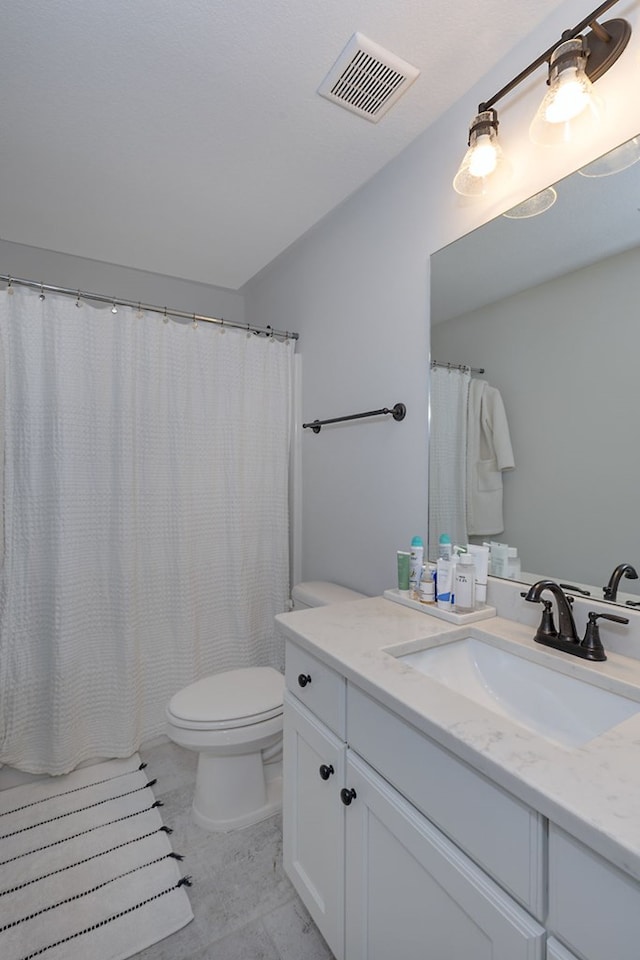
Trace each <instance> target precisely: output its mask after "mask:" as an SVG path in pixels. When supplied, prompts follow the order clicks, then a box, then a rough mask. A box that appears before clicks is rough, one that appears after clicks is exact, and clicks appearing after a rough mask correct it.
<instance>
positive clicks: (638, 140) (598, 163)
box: [578, 137, 640, 177]
mask: <svg viewBox="0 0 640 960" xmlns="http://www.w3.org/2000/svg"><path fill="white" fill-rule="evenodd" d="M638 160H640V137H633V138H632V139H631V140H627V142H626V143H621V144H620V146H619V147H616V148H615V149H614V150H610V151H609V153H605V155H604V156H603V157H598V159H597V160H593V161H592V162H591V163H588V164H587V165H586V166H584V167H582V168H581V169H580V170H578V173H579V174H580V175H581V176H583V177H610V176H611V175H612V174H614V173H620V172H621V171H622V170H626V169H627V167H632V166H633V164H634V163H637V162H638Z"/></svg>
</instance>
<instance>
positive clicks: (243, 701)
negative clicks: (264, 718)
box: [169, 667, 284, 723]
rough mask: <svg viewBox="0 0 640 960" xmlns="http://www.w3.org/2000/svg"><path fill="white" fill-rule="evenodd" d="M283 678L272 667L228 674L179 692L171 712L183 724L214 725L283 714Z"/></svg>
mask: <svg viewBox="0 0 640 960" xmlns="http://www.w3.org/2000/svg"><path fill="white" fill-rule="evenodd" d="M283 696H284V677H283V676H282V674H281V673H278V671H277V670H274V669H273V667H244V668H242V669H240V670H225V671H224V672H222V673H214V674H212V675H211V676H209V677H203V678H202V680H196V682H195V683H192V684H190V685H189V686H188V687H185V688H184V689H183V690H180V691H178V693H176V694H175V695H174V696H173V697H172V698H171V702H170V703H169V712H170V713H172V714H173V716H174V717H177V718H178V719H180V720H190V721H192V722H198V721H201V722H209V723H213V722H216V721H222V720H240V719H242V718H243V717H247V718H249V717H257V716H259V715H260V714H264V713H268V712H270V711H274V710H276V709H280V710H282V698H283Z"/></svg>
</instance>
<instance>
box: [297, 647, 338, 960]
mask: <svg viewBox="0 0 640 960" xmlns="http://www.w3.org/2000/svg"><path fill="white" fill-rule="evenodd" d="M285 681H286V686H287V689H286V691H285V697H284V768H285V774H284V779H283V793H282V814H283V823H284V825H285V826H284V829H283V862H284V867H285V870H286V872H287V874H288V875H289V877H290V879H291V881H292V882H293V885H294V886H295V888H296V890H297V891H298V894H299V896H300V899H301V900H302V902H303V903H304V905H305V906H306V908H307V910H308V911H309V913H310V914H311V916H312V918H313V920H314V922H315V924H316V926H317V927H318V929H319V930H320V931H321V932H322V935H323V936H324V938H325V940H326V941H327V943H328V944H329V946H330V947H331V950H332V951H333V954H334V956H335V957H336V960H343V957H344V810H345V808H344V806H343V804H342V803H341V802H340V797H339V794H340V789H341V788H342V787H343V786H344V780H345V764H346V744H345V735H346V734H345V730H346V720H345V709H346V681H345V680H344V678H343V677H340V676H339V675H338V674H337V673H335V672H334V671H333V670H331V669H329V667H327V666H325V664H323V663H321V662H320V661H319V660H317V659H316V658H315V657H313V656H311V654H308V653H306V652H305V651H302V650H300V649H299V648H298V647H296V646H294V645H293V644H291V643H289V644H287V658H286V670H285ZM292 691H293V693H294V694H295V696H294V695H292ZM307 707H308V708H309V709H307Z"/></svg>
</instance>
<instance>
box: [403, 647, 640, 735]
mask: <svg viewBox="0 0 640 960" xmlns="http://www.w3.org/2000/svg"><path fill="white" fill-rule="evenodd" d="M398 659H399V660H400V661H401V662H402V663H405V664H408V665H409V666H411V667H413V668H414V669H415V670H419V671H420V672H421V673H424V674H426V675H427V676H429V677H431V678H432V679H433V680H437V681H438V683H442V684H443V685H444V686H446V687H448V688H449V689H450V690H454V691H455V692H456V693H460V694H462V695H463V696H465V697H468V698H469V699H470V700H473V701H475V703H478V704H480V705H481V706H483V707H487V708H488V709H489V710H492V711H493V712H494V713H498V714H501V715H502V716H504V717H508V718H509V720H511V721H513V722H515V723H518V724H519V725H520V726H522V727H526V729H527V730H531V731H533V732H534V733H537V734H539V735H540V736H543V737H545V738H546V739H547V740H551V741H552V742H554V743H560V744H562V745H563V746H569V747H577V746H580V745H581V744H584V743H588V742H589V741H590V740H593V739H594V738H595V737H598V736H600V734H602V733H604V732H605V731H606V730H609V729H611V728H612V727H615V726H617V725H618V724H619V723H622V721H623V720H627V719H628V718H629V717H631V716H633V715H634V714H635V713H638V712H639V711H640V703H638V702H636V701H635V700H629V699H627V697H623V696H620V695H618V694H616V693H611V692H610V691H608V690H603V689H602V688H600V687H596V686H594V685H593V684H591V683H586V682H585V681H583V680H579V679H577V678H575V677H568V676H565V675H564V674H562V673H558V672H557V671H556V670H552V669H550V668H548V667H545V666H542V665H541V664H538V663H532V662H531V661H530V660H526V659H524V658H523V657H519V656H517V655H516V654H513V653H509V652H507V651H506V650H502V649H501V648H499V647H495V646H493V645H492V644H490V643H485V642H483V641H482V640H477V639H475V638H474V637H465V638H464V639H463V640H452V641H450V642H449V643H444V644H442V645H441V646H438V647H432V648H430V649H429V650H420V651H419V652H417V653H409V654H405V655H404V656H400V657H398Z"/></svg>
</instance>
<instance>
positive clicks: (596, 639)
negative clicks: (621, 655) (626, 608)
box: [580, 610, 629, 660]
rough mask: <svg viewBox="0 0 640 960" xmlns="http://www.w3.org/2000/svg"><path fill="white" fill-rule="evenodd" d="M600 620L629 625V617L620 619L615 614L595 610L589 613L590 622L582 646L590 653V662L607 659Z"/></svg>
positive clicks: (588, 657)
mask: <svg viewBox="0 0 640 960" xmlns="http://www.w3.org/2000/svg"><path fill="white" fill-rule="evenodd" d="M598 620H613V621H614V622H615V623H629V618H628V617H619V616H617V615H616V614H614V613H596V612H595V611H594V610H591V611H590V612H589V621H588V623H587V629H586V631H585V634H584V640H583V641H582V643H581V644H580V646H581V647H582V648H583V649H584V650H586V651H588V656H587V659H588V660H606V659H607V655H606V653H605V652H604V647H603V646H602V641H601V640H600V629H599V627H598Z"/></svg>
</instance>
